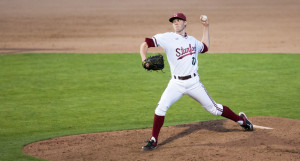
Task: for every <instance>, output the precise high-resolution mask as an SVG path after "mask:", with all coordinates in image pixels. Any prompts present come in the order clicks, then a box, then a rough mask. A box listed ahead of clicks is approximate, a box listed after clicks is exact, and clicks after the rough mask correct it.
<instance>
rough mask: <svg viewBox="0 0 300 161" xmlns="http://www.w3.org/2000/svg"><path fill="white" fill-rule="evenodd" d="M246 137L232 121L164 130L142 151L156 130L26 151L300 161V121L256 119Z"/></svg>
mask: <svg viewBox="0 0 300 161" xmlns="http://www.w3.org/2000/svg"><path fill="white" fill-rule="evenodd" d="M249 119H250V120H251V121H252V123H253V124H255V125H259V126H263V127H270V128H273V129H260V128H256V129H255V130H254V131H253V132H245V131H243V129H242V128H241V127H240V126H238V125H237V124H236V123H234V122H233V121H230V120H217V121H206V122H198V123H190V124H184V125H178V126H169V127H163V128H162V130H161V133H160V137H159V146H158V148H157V149H155V150H152V151H142V150H141V147H142V146H144V145H145V144H146V143H145V142H144V140H146V139H149V138H150V136H151V129H139V130H126V131H115V132H103V133H92V134H82V135H73V136H66V137H58V138H53V139H50V140H44V141H39V142H35V143H32V144H29V145H26V146H25V147H24V149H23V152H24V153H26V154H28V155H32V156H35V157H37V158H42V159H46V160H52V161H54V160H59V161H67V160H70V161H75V160H88V161H94V160H128V161H129V160H130V161H131V160H155V161H156V160H163V161H174V160H178V161H182V160H218V161H219V160H230V161H233V160H272V161H275V160H300V128H299V127H300V120H293V119H287V118H277V117H252V118H249Z"/></svg>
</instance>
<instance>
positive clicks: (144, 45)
mask: <svg viewBox="0 0 300 161" xmlns="http://www.w3.org/2000/svg"><path fill="white" fill-rule="evenodd" d="M147 48H148V44H147V43H146V42H143V43H142V44H141V46H140V49H141V50H142V49H144V50H145V49H147Z"/></svg>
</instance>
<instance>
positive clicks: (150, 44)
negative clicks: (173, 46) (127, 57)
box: [145, 38, 155, 48]
mask: <svg viewBox="0 0 300 161" xmlns="http://www.w3.org/2000/svg"><path fill="white" fill-rule="evenodd" d="M145 42H146V43H147V45H148V48H151V47H155V45H154V41H153V39H151V38H145Z"/></svg>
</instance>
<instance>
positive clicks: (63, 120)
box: [0, 54, 300, 161]
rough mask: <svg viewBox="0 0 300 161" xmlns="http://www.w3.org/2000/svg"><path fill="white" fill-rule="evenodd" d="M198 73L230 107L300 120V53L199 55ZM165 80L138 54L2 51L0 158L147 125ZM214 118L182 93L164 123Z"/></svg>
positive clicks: (217, 98) (19, 157) (165, 75)
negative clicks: (59, 139)
mask: <svg viewBox="0 0 300 161" xmlns="http://www.w3.org/2000/svg"><path fill="white" fill-rule="evenodd" d="M165 63H167V61H166V60H165ZM199 74H200V75H201V81H202V83H203V84H204V85H205V87H206V89H207V90H208V92H209V93H210V95H211V96H212V97H213V98H214V99H215V101H216V102H218V103H221V104H224V105H227V106H229V107H230V108H231V109H232V110H233V111H235V112H239V111H244V112H246V113H247V115H248V116H250V117H253V116H276V117H287V118H292V119H298V120H300V108H299V104H300V99H299V98H300V94H299V91H300V55H299V54H205V55H199ZM169 79H170V72H169V66H168V65H166V68H165V69H164V73H163V72H148V71H145V70H144V69H143V68H142V66H141V60H140V56H139V55H138V54H21V55H0V160H3V161H4V160H5V161H10V160H11V161H15V160H36V159H34V158H32V157H30V156H26V155H24V154H23V153H22V147H23V146H24V145H25V144H28V143H31V142H35V141H38V140H42V139H47V138H51V137H56V136H64V135H71V134H80V133H90V132H103V131H114V130H122V129H139V128H150V127H152V119H153V115H154V109H155V107H156V104H157V102H158V101H159V98H160V96H161V94H162V92H163V91H164V89H165V87H166V85H167V83H168V81H169ZM215 119H222V117H217V116H213V115H211V114H209V113H208V112H206V111H205V110H204V109H203V108H202V107H201V106H200V105H199V104H198V103H196V102H195V101H194V100H193V99H190V98H188V97H187V96H184V97H183V98H182V99H180V100H179V101H178V102H176V103H175V104H174V105H173V106H172V107H171V108H170V109H169V111H168V113H167V117H166V121H165V126H168V125H175V124H183V123H188V122H198V121H206V120H215ZM291 126H292V125H291Z"/></svg>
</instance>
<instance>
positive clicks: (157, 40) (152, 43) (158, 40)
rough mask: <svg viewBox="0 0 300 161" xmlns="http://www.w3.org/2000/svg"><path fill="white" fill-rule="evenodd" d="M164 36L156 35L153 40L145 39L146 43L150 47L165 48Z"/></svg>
mask: <svg viewBox="0 0 300 161" xmlns="http://www.w3.org/2000/svg"><path fill="white" fill-rule="evenodd" d="M163 39H164V36H163V34H157V35H154V36H153V37H152V38H145V42H146V43H147V45H148V48H150V47H159V46H161V47H163V46H164V40H163Z"/></svg>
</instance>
